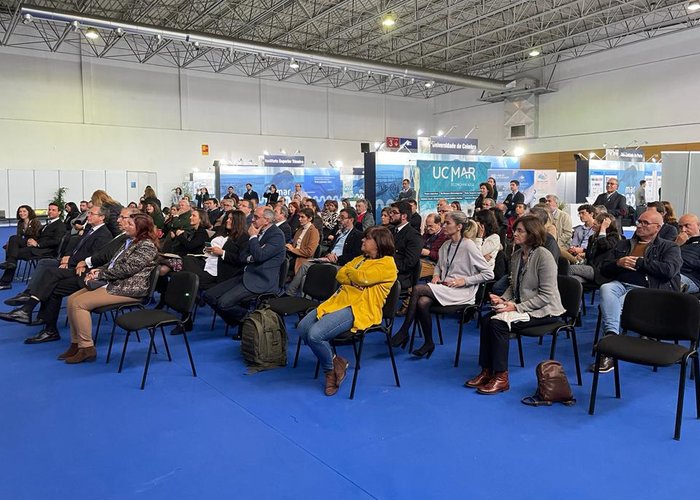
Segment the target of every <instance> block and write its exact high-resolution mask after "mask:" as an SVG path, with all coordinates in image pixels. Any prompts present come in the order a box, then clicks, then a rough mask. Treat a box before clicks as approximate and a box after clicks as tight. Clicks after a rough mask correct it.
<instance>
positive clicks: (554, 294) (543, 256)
mask: <svg viewBox="0 0 700 500" xmlns="http://www.w3.org/2000/svg"><path fill="white" fill-rule="evenodd" d="M522 252H523V251H522V249H518V250H516V251H515V252H513V256H512V257H511V260H510V268H511V275H510V286H509V287H508V289H507V290H506V291H505V293H504V294H503V298H504V299H505V300H512V299H513V297H514V294H513V287H514V286H515V284H516V282H517V276H518V272H519V270H520V256H521V255H522ZM515 307H516V309H517V310H518V312H525V313H528V314H529V315H530V316H531V317H533V318H544V317H545V316H561V315H562V314H564V312H565V309H564V306H562V304H561V298H560V297H559V287H558V286H557V263H556V262H554V257H552V253H551V252H550V251H549V250H547V249H546V248H544V247H537V248H535V249H534V250H532V251H531V252H530V258H529V259H528V261H527V264H526V265H525V271H524V274H523V277H522V280H521V281H520V303H518V304H516V306H515Z"/></svg>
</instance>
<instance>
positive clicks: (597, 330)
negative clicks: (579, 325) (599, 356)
mask: <svg viewBox="0 0 700 500" xmlns="http://www.w3.org/2000/svg"><path fill="white" fill-rule="evenodd" d="M602 323H603V314H602V311H601V310H600V306H598V319H597V321H596V324H595V336H594V337H593V349H592V351H591V356H595V346H596V344H597V343H598V339H599V338H600V327H601V324H602Z"/></svg>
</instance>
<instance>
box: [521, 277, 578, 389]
mask: <svg viewBox="0 0 700 500" xmlns="http://www.w3.org/2000/svg"><path fill="white" fill-rule="evenodd" d="M557 286H558V287H559V296H560V297H561V303H562V305H563V306H564V309H566V312H565V313H564V315H563V316H562V321H557V322H556V323H549V324H546V325H541V326H533V327H531V328H525V329H523V330H520V331H519V332H517V335H516V338H517V339H518V354H519V355H520V366H522V367H524V366H525V360H524V358H523V342H522V337H539V338H540V339H542V338H543V337H545V336H546V335H551V336H552V347H551V349H550V351H549V359H554V351H555V349H556V346H557V337H558V335H559V334H560V333H564V332H566V333H568V334H570V335H571V345H572V347H573V349H574V360H575V362H576V380H577V382H578V385H581V384H582V382H581V363H580V362H579V357H578V342H577V341H576V328H575V324H576V320H577V319H578V315H579V311H580V308H581V283H580V282H579V281H578V280H577V279H576V278H572V277H571V276H562V275H559V276H557Z"/></svg>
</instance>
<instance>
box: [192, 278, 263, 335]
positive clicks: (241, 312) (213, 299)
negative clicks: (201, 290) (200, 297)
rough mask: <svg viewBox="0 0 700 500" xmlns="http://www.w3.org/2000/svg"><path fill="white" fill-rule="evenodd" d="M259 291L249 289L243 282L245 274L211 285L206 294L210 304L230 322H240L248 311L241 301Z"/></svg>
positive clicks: (205, 298)
mask: <svg viewBox="0 0 700 500" xmlns="http://www.w3.org/2000/svg"><path fill="white" fill-rule="evenodd" d="M257 295H259V294H257V293H253V292H251V291H250V290H248V289H247V288H246V287H245V285H244V284H243V276H236V277H235V278H231V279H230V280H226V281H224V282H223V283H219V284H218V285H215V286H213V287H211V288H210V289H209V290H207V291H206V292H205V294H204V301H205V302H206V303H207V304H209V305H210V306H211V307H212V309H214V310H215V311H216V312H217V313H218V314H219V315H220V316H221V317H222V318H223V319H224V321H226V322H227V323H229V324H237V323H239V322H240V321H241V320H242V319H243V318H244V317H245V315H246V314H247V313H248V309H247V308H245V307H243V306H242V305H241V303H242V302H243V301H245V300H250V299H252V298H253V297H256V296H257Z"/></svg>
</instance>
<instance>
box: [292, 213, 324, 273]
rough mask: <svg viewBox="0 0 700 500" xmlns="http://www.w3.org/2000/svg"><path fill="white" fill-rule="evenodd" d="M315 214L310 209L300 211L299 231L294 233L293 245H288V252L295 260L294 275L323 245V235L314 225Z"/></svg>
mask: <svg viewBox="0 0 700 500" xmlns="http://www.w3.org/2000/svg"><path fill="white" fill-rule="evenodd" d="M313 218H314V212H313V210H312V209H310V208H302V209H301V210H300V211H299V229H297V231H296V233H294V237H293V238H292V242H291V243H287V245H286V248H287V252H288V253H289V255H290V256H291V258H292V259H294V273H296V272H297V271H298V270H299V268H300V267H301V266H302V264H304V263H305V262H307V261H308V260H309V259H310V258H312V257H313V256H314V254H315V253H316V249H317V248H318V246H319V244H320V243H321V233H319V231H318V230H317V229H316V227H315V226H314V224H313Z"/></svg>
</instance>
